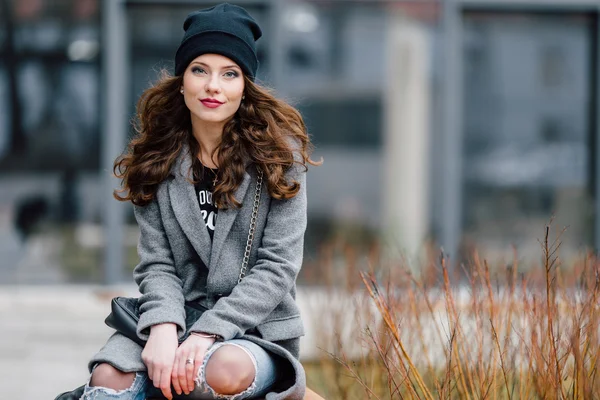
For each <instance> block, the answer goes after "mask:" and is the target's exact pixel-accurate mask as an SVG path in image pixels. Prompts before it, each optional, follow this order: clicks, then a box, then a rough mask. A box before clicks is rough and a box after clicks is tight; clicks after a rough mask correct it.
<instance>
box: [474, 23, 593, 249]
mask: <svg viewBox="0 0 600 400" xmlns="http://www.w3.org/2000/svg"><path fill="white" fill-rule="evenodd" d="M592 27H593V24H592V20H591V19H590V18H588V17H587V16H585V15H569V14H566V15H561V16H553V15H540V14H519V15H511V14H493V13H468V14H466V15H465V30H464V33H465V36H464V37H465V42H464V49H463V51H464V60H465V70H464V74H465V75H464V94H465V100H464V101H465V108H464V126H465V131H464V135H465V136H464V164H463V171H464V205H463V207H464V209H463V211H464V214H463V215H464V221H463V222H464V228H465V235H466V241H467V244H473V245H476V246H477V248H479V249H484V250H485V251H486V254H490V255H492V256H493V255H494V254H496V255H498V254H505V255H509V254H510V252H505V250H506V249H510V247H509V246H510V245H515V246H516V247H517V250H518V251H519V253H520V255H521V256H523V257H525V258H526V259H528V260H539V254H541V253H540V246H539V243H538V239H539V238H541V237H542V236H543V228H544V224H545V223H546V222H548V221H549V220H550V218H551V216H552V215H555V216H556V219H555V222H554V225H555V227H556V228H562V227H563V226H565V225H568V226H569V228H568V230H567V232H566V233H565V235H564V236H563V247H562V249H563V255H565V254H573V253H574V252H575V251H577V249H578V248H579V247H580V246H588V245H591V244H592V231H593V218H592V211H593V204H592V197H591V195H590V192H591V190H590V170H591V166H592V159H591V157H590V153H589V150H588V149H589V148H590V143H591V142H590V133H591V126H590V119H591V115H590V108H591V103H590V102H591V98H592V97H591V96H592V94H591V91H590V88H591V87H592V82H593V80H592V73H591V71H590V67H591V65H592V63H591V49H592V33H593V30H592ZM495 252H496V253H495ZM536 257H537V258H536Z"/></svg>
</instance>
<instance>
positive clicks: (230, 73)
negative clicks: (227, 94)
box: [225, 71, 240, 78]
mask: <svg viewBox="0 0 600 400" xmlns="http://www.w3.org/2000/svg"><path fill="white" fill-rule="evenodd" d="M225 76H226V77H228V78H237V77H238V76H240V74H238V73H237V72H236V71H227V72H225Z"/></svg>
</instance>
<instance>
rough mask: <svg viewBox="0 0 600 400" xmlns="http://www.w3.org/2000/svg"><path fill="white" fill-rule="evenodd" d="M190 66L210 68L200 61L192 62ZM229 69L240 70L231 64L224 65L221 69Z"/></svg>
mask: <svg viewBox="0 0 600 400" xmlns="http://www.w3.org/2000/svg"><path fill="white" fill-rule="evenodd" d="M192 64H199V65H202V66H203V67H207V68H210V66H209V65H208V64H205V63H203V62H201V61H194V62H192ZM229 68H237V69H241V68H240V67H238V66H237V65H234V64H232V65H225V66H224V67H221V69H229Z"/></svg>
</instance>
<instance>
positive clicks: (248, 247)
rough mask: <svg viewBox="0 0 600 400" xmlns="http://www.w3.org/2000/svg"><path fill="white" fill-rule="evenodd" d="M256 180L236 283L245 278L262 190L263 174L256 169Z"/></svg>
mask: <svg viewBox="0 0 600 400" xmlns="http://www.w3.org/2000/svg"><path fill="white" fill-rule="evenodd" d="M257 171H258V179H257V181H256V192H255V194H254V205H253V206H252V217H250V229H249V230H248V240H246V250H245V251H244V259H243V260H242V268H241V269H240V277H239V279H238V283H240V282H241V281H242V279H244V276H246V269H247V268H248V261H249V260H250V251H251V250H252V242H253V241H254V231H255V230H256V220H257V218H258V206H259V205H260V192H261V190H262V181H263V172H262V170H260V169H258V168H257Z"/></svg>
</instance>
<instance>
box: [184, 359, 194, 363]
mask: <svg viewBox="0 0 600 400" xmlns="http://www.w3.org/2000/svg"><path fill="white" fill-rule="evenodd" d="M185 363H186V364H194V359H193V358H188V359H187V360H185Z"/></svg>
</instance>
